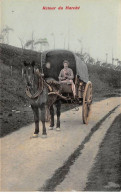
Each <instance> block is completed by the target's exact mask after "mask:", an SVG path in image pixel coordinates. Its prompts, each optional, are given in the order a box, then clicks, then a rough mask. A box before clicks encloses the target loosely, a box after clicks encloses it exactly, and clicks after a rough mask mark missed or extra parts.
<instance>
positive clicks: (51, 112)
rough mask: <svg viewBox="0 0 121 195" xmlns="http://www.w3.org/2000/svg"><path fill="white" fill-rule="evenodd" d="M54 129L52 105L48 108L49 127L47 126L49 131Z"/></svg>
mask: <svg viewBox="0 0 121 195" xmlns="http://www.w3.org/2000/svg"><path fill="white" fill-rule="evenodd" d="M53 127H54V108H53V105H52V106H50V126H49V130H53Z"/></svg>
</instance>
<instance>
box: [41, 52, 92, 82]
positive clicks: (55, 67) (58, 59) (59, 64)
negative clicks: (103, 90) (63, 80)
mask: <svg viewBox="0 0 121 195" xmlns="http://www.w3.org/2000/svg"><path fill="white" fill-rule="evenodd" d="M64 60H68V61H69V68H71V69H72V70H73V73H74V75H76V74H78V75H79V76H80V79H81V80H82V81H84V82H86V83H87V82H88V80H89V77H88V69H87V66H86V64H85V63H84V62H83V61H82V60H81V59H80V58H79V57H78V56H77V55H76V54H74V53H73V52H71V51H68V50H50V51H44V52H43V53H42V68H43V72H44V74H45V78H49V77H52V78H54V79H56V80H58V76H59V73H60V71H61V70H62V69H63V61H64ZM47 62H49V63H50V65H51V66H50V68H47V67H46V63H47Z"/></svg>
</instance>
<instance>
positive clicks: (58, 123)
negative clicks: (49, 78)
mask: <svg viewBox="0 0 121 195" xmlns="http://www.w3.org/2000/svg"><path fill="white" fill-rule="evenodd" d="M56 108H57V112H56V114H57V124H56V130H57V131H59V130H60V114H61V112H60V111H61V100H58V101H57V103H56Z"/></svg>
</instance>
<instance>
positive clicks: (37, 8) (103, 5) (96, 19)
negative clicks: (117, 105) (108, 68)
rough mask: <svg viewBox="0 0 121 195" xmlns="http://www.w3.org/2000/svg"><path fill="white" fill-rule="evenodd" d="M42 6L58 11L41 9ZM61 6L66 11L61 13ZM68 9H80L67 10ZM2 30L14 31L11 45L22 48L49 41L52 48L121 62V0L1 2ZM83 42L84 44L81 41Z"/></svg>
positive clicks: (12, 0)
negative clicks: (26, 43)
mask: <svg viewBox="0 0 121 195" xmlns="http://www.w3.org/2000/svg"><path fill="white" fill-rule="evenodd" d="M43 6H47V7H50V6H51V7H56V10H53V11H52V10H42V8H43ZM59 6H62V7H63V10H58V7H59ZM66 6H71V7H75V6H78V7H80V9H79V10H65V7H66ZM1 11H2V12H1V13H2V14H1V15H2V17H1V18H2V20H1V22H2V23H1V29H2V28H4V27H5V25H8V26H9V27H11V28H13V29H14V31H13V32H10V34H9V44H10V45H14V46H17V47H21V44H20V41H19V37H20V38H21V39H23V40H24V41H26V40H29V39H31V35H32V32H34V38H35V39H36V40H37V39H39V38H47V39H48V41H49V48H50V49H53V46H54V44H53V36H52V35H51V33H54V37H55V48H64V40H65V48H66V49H68V42H69V49H70V50H72V51H80V48H81V47H82V45H83V50H84V52H89V53H90V55H91V56H92V57H94V58H95V59H97V58H98V60H105V58H106V57H105V56H106V53H108V62H111V58H112V50H113V56H114V58H119V59H120V60H121V0H1ZM78 40H81V41H82V42H81V43H82V45H81V43H80V42H79V41H78Z"/></svg>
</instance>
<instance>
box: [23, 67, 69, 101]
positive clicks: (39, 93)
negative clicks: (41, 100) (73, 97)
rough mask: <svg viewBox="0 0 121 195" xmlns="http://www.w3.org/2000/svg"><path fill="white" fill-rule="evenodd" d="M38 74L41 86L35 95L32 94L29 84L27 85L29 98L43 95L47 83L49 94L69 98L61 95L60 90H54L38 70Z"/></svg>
mask: <svg viewBox="0 0 121 195" xmlns="http://www.w3.org/2000/svg"><path fill="white" fill-rule="evenodd" d="M36 74H37V75H38V76H39V87H38V90H37V92H36V93H35V94H34V95H32V94H31V92H30V89H29V87H28V86H27V87H26V95H27V96H28V97H29V98H31V99H35V98H37V97H38V96H39V95H41V93H42V92H43V89H44V85H45V86H46V87H47V88H48V89H49V93H48V95H57V96H59V97H61V98H62V99H65V100H67V98H66V97H64V96H63V95H61V94H60V93H59V92H55V91H53V90H52V87H51V86H50V85H49V84H47V83H46V81H45V80H44V79H43V78H42V77H41V78H40V76H41V74H40V73H39V72H38V71H36ZM41 83H42V84H41Z"/></svg>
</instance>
